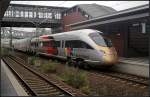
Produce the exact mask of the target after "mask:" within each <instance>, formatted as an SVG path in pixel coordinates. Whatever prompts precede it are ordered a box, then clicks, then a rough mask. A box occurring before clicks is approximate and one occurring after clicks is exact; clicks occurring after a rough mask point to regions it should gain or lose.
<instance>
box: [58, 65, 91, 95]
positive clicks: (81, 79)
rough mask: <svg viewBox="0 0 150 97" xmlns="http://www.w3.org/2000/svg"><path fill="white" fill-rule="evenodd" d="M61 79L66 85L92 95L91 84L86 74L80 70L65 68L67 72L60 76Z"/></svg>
mask: <svg viewBox="0 0 150 97" xmlns="http://www.w3.org/2000/svg"><path fill="white" fill-rule="evenodd" d="M60 77H61V78H62V80H63V81H64V82H65V83H67V84H69V85H71V86H73V87H74V88H77V89H80V90H81V91H82V92H84V93H86V94H89V93H90V88H89V82H88V77H87V73H86V72H83V71H81V70H78V68H69V67H65V70H64V72H63V73H62V74H61V75H60Z"/></svg>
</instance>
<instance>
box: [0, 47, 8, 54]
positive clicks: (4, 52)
mask: <svg viewBox="0 0 150 97" xmlns="http://www.w3.org/2000/svg"><path fill="white" fill-rule="evenodd" d="M8 52H9V50H8V49H6V48H1V54H2V56H4V55H8Z"/></svg>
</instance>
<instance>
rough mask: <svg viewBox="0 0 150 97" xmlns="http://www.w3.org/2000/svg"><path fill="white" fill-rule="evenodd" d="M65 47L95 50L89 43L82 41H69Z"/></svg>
mask: <svg viewBox="0 0 150 97" xmlns="http://www.w3.org/2000/svg"><path fill="white" fill-rule="evenodd" d="M65 47H70V48H86V49H93V48H92V47H91V46H89V45H88V44H87V43H85V42H83V41H80V40H69V41H66V44H65Z"/></svg>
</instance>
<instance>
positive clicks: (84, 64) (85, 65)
mask: <svg viewBox="0 0 150 97" xmlns="http://www.w3.org/2000/svg"><path fill="white" fill-rule="evenodd" d="M83 68H84V69H87V70H89V69H90V66H89V65H88V63H86V62H83Z"/></svg>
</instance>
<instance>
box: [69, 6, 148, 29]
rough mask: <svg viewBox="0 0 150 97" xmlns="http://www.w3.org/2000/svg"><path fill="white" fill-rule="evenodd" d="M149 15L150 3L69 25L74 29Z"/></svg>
mask: <svg viewBox="0 0 150 97" xmlns="http://www.w3.org/2000/svg"><path fill="white" fill-rule="evenodd" d="M147 16H149V4H146V5H142V6H138V7H134V8H130V9H126V10H123V11H118V12H114V13H111V14H108V15H103V16H100V17H96V18H93V19H90V20H85V21H81V22H77V23H73V24H69V25H67V26H71V28H72V29H73V30H74V29H81V28H87V27H89V26H96V25H101V24H106V23H111V22H117V21H124V20H129V19H136V18H141V17H147Z"/></svg>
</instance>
